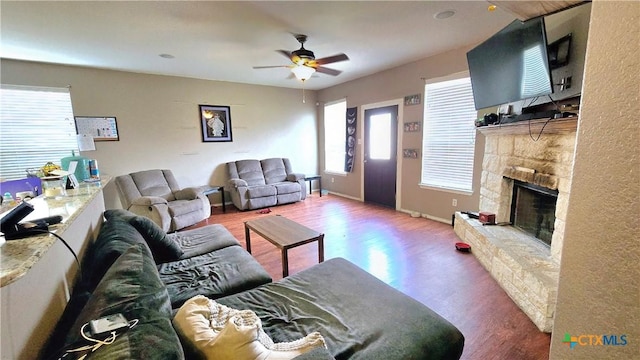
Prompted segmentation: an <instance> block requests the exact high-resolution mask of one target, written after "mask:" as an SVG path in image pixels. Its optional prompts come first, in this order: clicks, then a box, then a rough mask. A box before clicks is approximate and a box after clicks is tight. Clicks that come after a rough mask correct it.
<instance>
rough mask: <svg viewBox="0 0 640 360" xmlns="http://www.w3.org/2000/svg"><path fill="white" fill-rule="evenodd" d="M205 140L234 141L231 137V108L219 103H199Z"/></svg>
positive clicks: (203, 138) (203, 139)
mask: <svg viewBox="0 0 640 360" xmlns="http://www.w3.org/2000/svg"><path fill="white" fill-rule="evenodd" d="M198 106H199V109H200V126H201V127H202V141H203V142H225V141H227V142H228V141H233V139H232V137H231V108H230V107H228V106H219V105H198Z"/></svg>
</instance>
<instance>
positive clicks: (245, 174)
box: [235, 160, 265, 186]
mask: <svg viewBox="0 0 640 360" xmlns="http://www.w3.org/2000/svg"><path fill="white" fill-rule="evenodd" d="M235 164H236V169H237V170H238V177H239V178H240V179H242V180H244V181H246V182H247V185H249V186H254V185H264V184H265V180H264V174H263V173H262V166H260V161H258V160H238V161H236V162H235Z"/></svg>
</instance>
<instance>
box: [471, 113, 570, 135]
mask: <svg viewBox="0 0 640 360" xmlns="http://www.w3.org/2000/svg"><path fill="white" fill-rule="evenodd" d="M545 124H546V125H545ZM577 128H578V117H577V116H573V117H566V118H560V119H551V120H549V119H532V120H524V121H518V122H513V123H509V124H500V125H489V126H482V127H479V128H477V129H478V131H479V132H481V133H482V134H484V135H485V136H491V135H528V134H531V135H533V136H538V134H540V131H541V130H542V133H543V134H564V133H571V132H576V130H577Z"/></svg>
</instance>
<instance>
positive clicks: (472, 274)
mask: <svg viewBox="0 0 640 360" xmlns="http://www.w3.org/2000/svg"><path fill="white" fill-rule="evenodd" d="M270 209H271V213H269V214H259V213H258V212H257V211H256V210H249V211H245V212H240V211H238V210H237V209H236V208H235V207H234V206H233V205H227V212H226V213H223V212H222V209H221V208H220V207H214V208H212V210H213V214H212V216H211V217H210V218H209V219H207V220H205V221H203V222H201V223H199V224H197V225H195V226H194V227H199V226H203V225H206V224H216V223H217V224H222V225H224V226H225V227H226V228H227V229H229V231H231V233H232V234H233V235H234V236H235V237H236V238H237V239H238V240H239V241H240V243H242V245H243V246H245V243H244V222H245V221H247V220H250V219H253V218H258V217H263V216H270V215H282V216H286V217H287V218H289V219H291V220H294V221H296V222H298V223H300V224H303V225H305V226H307V227H310V228H312V229H314V230H317V231H320V232H324V233H325V237H324V248H325V259H331V258H334V257H343V258H346V259H348V260H350V261H351V262H353V263H355V264H357V265H358V266H360V267H361V268H363V269H365V270H366V271H368V272H369V273H371V274H373V275H374V276H376V277H378V278H379V279H381V280H382V281H384V282H386V283H387V284H389V285H391V286H393V287H394V288H396V289H398V290H400V291H402V292H403V293H405V294H407V295H409V296H411V297H413V298H414V299H416V300H418V301H420V302H421V303H423V304H425V305H426V306H428V307H430V308H431V309H433V310H434V311H435V312H437V313H438V314H440V315H441V316H443V317H444V318H445V319H447V320H449V321H450V322H451V323H453V324H454V325H455V326H456V327H457V328H458V329H460V331H461V332H462V333H463V334H464V336H465V346H464V352H463V354H462V359H470V360H471V359H473V360H477V359H519V360H526V359H532V360H534V359H535V360H539V359H548V358H549V344H550V339H551V337H550V335H549V334H545V333H542V332H540V331H539V330H538V329H537V328H536V326H535V325H534V324H533V323H532V322H531V320H529V318H528V317H527V316H526V315H525V314H524V313H523V312H522V311H521V310H520V309H519V308H518V307H517V306H516V305H515V303H514V302H513V301H512V300H511V299H510V298H509V296H508V295H507V294H506V293H505V292H504V291H503V290H502V288H500V286H499V285H498V283H497V282H496V281H495V280H493V278H492V277H491V275H490V274H489V273H488V272H487V271H486V270H485V269H484V268H483V267H482V265H480V263H479V262H478V261H477V260H476V259H475V257H474V256H473V255H471V254H465V253H460V252H458V251H456V250H455V247H454V244H455V243H456V242H457V241H459V239H458V238H457V236H456V235H455V233H454V232H453V228H452V227H451V225H449V224H443V223H440V222H436V221H432V220H428V219H424V218H412V217H410V216H409V215H408V214H405V213H401V212H397V211H394V210H392V209H387V208H383V207H378V206H374V205H368V204H364V203H362V202H359V201H355V200H351V199H345V198H342V197H339V196H335V195H323V196H322V197H319V196H318V193H314V194H313V195H311V196H307V199H306V200H304V201H302V202H298V203H295V204H290V205H284V206H276V207H272V208H270ZM251 248H252V253H253V256H254V257H255V258H256V260H257V261H258V262H259V263H260V264H261V265H262V266H263V267H264V268H265V269H266V270H267V271H268V272H269V274H270V275H271V276H272V277H273V279H274V281H275V280H278V279H281V278H282V264H281V257H280V251H279V250H278V249H277V248H276V247H275V246H274V245H272V244H270V243H269V242H267V241H266V240H264V239H263V238H261V237H260V236H259V235H257V234H254V233H252V234H251ZM317 261H318V249H317V243H315V242H314V243H310V244H306V245H302V246H300V247H297V248H294V249H291V250H289V274H295V273H296V272H299V271H301V270H303V269H306V268H308V267H310V266H313V265H314V264H316V263H317ZM371 296H375V294H371Z"/></svg>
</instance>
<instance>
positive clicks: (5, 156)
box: [0, 85, 79, 181]
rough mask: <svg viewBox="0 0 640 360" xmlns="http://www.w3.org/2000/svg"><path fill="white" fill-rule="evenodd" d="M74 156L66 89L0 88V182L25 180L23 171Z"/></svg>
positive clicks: (70, 111)
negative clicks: (72, 154) (0, 180)
mask: <svg viewBox="0 0 640 360" xmlns="http://www.w3.org/2000/svg"><path fill="white" fill-rule="evenodd" d="M72 150H75V151H76V153H77V154H79V151H78V142H77V136H76V128H75V122H74V118H73V108H72V106H71V95H70V92H69V89H68V88H44V87H30V86H29V87H26V86H13V85H2V87H1V88H0V179H2V180H3V181H4V180H14V179H20V178H24V177H26V175H27V173H26V169H28V168H41V167H42V166H44V165H45V164H46V163H47V162H49V161H51V162H53V163H55V164H58V165H59V164H60V159H62V158H63V157H67V156H70V155H71V151H72Z"/></svg>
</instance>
